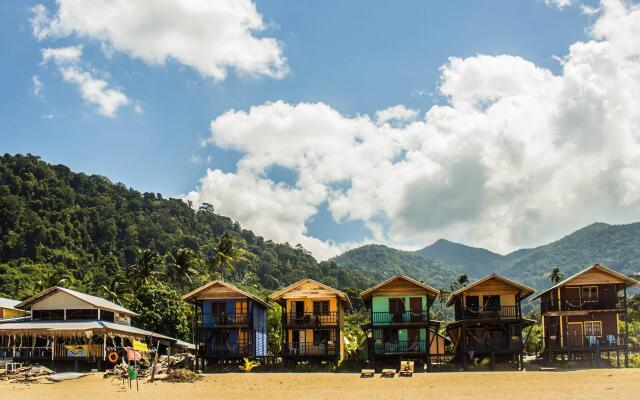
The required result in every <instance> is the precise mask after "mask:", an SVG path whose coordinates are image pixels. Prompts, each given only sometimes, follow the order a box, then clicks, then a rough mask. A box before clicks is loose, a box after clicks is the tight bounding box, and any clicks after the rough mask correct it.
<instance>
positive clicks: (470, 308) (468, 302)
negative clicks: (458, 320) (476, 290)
mask: <svg viewBox="0 0 640 400" xmlns="http://www.w3.org/2000/svg"><path fill="white" fill-rule="evenodd" d="M479 312H480V298H479V297H478V296H467V297H465V309H464V314H465V315H464V316H465V318H478V313H479Z"/></svg>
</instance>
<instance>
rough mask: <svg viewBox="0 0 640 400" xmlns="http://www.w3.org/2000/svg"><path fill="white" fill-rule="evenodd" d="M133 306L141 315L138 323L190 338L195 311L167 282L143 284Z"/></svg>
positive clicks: (151, 328)
mask: <svg viewBox="0 0 640 400" xmlns="http://www.w3.org/2000/svg"><path fill="white" fill-rule="evenodd" d="M130 307H131V310H132V311H135V312H136V313H138V314H140V315H139V317H136V318H135V322H136V326H140V327H142V328H144V329H148V330H150V331H153V332H163V333H166V334H167V335H169V336H172V337H176V338H180V339H183V340H191V338H190V331H191V326H190V321H191V317H192V310H191V308H190V307H189V306H188V305H187V303H185V302H184V301H182V298H181V296H180V294H179V293H178V292H177V291H175V290H174V289H172V288H170V287H169V286H168V285H166V284H164V283H161V282H149V283H146V284H144V285H143V286H141V287H140V288H139V289H138V290H137V291H136V294H135V297H134V298H133V300H132V301H131V304H130Z"/></svg>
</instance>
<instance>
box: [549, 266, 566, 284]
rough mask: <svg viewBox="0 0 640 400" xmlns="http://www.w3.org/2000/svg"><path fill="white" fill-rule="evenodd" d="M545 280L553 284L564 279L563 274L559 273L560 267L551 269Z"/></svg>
mask: <svg viewBox="0 0 640 400" xmlns="http://www.w3.org/2000/svg"><path fill="white" fill-rule="evenodd" d="M547 279H549V280H550V281H551V282H553V283H560V282H562V280H563V279H564V274H563V273H562V271H560V267H553V269H552V270H551V271H550V272H549V273H548V274H547Z"/></svg>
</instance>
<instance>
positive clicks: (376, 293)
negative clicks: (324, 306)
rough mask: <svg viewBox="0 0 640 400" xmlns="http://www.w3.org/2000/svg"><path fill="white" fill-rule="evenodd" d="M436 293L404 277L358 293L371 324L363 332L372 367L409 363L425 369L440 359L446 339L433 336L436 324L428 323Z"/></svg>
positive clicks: (437, 322) (400, 276)
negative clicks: (392, 363)
mask: <svg viewBox="0 0 640 400" xmlns="http://www.w3.org/2000/svg"><path fill="white" fill-rule="evenodd" d="M438 294H439V291H438V290H437V289H434V288H432V287H430V286H428V285H427V284H425V283H423V282H420V281H417V280H415V279H412V278H409V277H408V276H404V275H396V276H394V277H392V278H389V279H387V280H386V281H384V282H382V283H380V284H378V285H376V286H374V287H372V288H370V289H367V290H365V291H364V292H362V294H361V297H362V300H363V301H364V304H365V306H366V307H367V308H368V309H369V310H370V312H371V323H369V324H366V325H364V326H363V329H364V330H365V332H366V333H367V343H368V353H369V354H368V355H369V360H370V361H372V362H373V364H374V366H375V365H376V364H380V363H386V362H387V361H388V362H391V361H393V362H394V363H395V362H396V361H397V360H413V361H414V362H417V363H423V364H424V365H426V366H427V369H429V366H430V365H431V363H432V361H435V360H438V359H441V358H442V357H443V356H444V349H445V341H446V339H445V338H444V337H443V336H442V335H440V334H438V333H436V332H437V331H438V327H439V325H440V322H439V321H434V320H432V319H431V316H430V312H429V311H430V308H431V306H432V305H433V302H434V300H435V299H436V297H437V296H438ZM427 332H429V334H428V335H427Z"/></svg>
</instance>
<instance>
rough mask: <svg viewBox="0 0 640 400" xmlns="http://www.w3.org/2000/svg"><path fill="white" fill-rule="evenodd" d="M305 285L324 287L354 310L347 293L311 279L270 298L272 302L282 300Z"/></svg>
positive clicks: (281, 290) (303, 280) (301, 281)
mask: <svg viewBox="0 0 640 400" xmlns="http://www.w3.org/2000/svg"><path fill="white" fill-rule="evenodd" d="M305 283H313V284H315V285H319V286H320V287H322V288H324V289H326V290H329V291H331V292H333V293H335V295H336V296H338V298H340V299H341V300H342V301H344V302H345V303H347V306H348V307H349V308H353V307H352V306H351V300H350V299H349V296H348V295H347V294H346V293H345V292H342V291H340V290H338V289H334V288H332V287H331V286H328V285H325V284H324V283H321V282H318V281H316V280H313V279H311V278H305V279H300V280H299V281H298V282H296V283H294V284H292V285H289V286H287V287H286V288H284V289H280V290H278V291H276V292H273V293H271V294H270V295H269V298H270V299H271V300H278V299H280V298H281V297H282V296H283V295H284V294H285V293H287V292H290V291H291V290H293V289H295V288H297V287H299V286H302V285H304V284H305Z"/></svg>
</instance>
